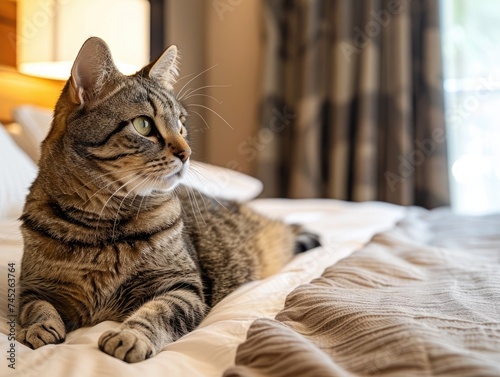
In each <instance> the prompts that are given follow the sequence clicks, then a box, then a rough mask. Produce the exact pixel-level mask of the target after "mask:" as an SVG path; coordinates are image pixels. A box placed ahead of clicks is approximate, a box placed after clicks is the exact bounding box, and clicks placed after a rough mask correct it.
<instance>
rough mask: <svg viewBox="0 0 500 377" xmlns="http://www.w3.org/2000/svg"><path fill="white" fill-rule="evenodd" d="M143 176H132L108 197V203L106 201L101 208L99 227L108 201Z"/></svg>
mask: <svg viewBox="0 0 500 377" xmlns="http://www.w3.org/2000/svg"><path fill="white" fill-rule="evenodd" d="M139 178H141V176H136V177H135V178H132V179H131V180H129V181H127V182H125V183H124V184H123V185H121V186H120V187H119V188H118V189H117V190H116V191H115V192H114V193H112V194H111V196H110V197H109V198H108V200H106V203H104V205H103V207H102V209H101V212H100V214H99V220H98V221H97V227H99V224H100V222H101V219H102V215H103V212H104V209H105V208H106V206H107V205H108V203H109V202H110V201H111V199H112V198H113V197H114V196H115V195H116V194H117V193H118V192H119V191H120V190H121V189H123V188H125V187H126V186H127V185H128V184H130V183H132V182H134V181H136V180H137V179H139Z"/></svg>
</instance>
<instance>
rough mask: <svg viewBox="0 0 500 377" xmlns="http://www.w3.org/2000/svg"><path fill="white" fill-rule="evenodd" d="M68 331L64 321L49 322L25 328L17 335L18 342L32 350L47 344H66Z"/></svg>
mask: <svg viewBox="0 0 500 377" xmlns="http://www.w3.org/2000/svg"><path fill="white" fill-rule="evenodd" d="M65 337H66V329H65V328H64V324H63V323H62V321H57V320H48V321H45V322H42V323H34V324H32V325H29V326H28V327H25V328H23V329H21V331H19V333H18V334H17V340H18V341H19V342H20V343H22V344H24V345H27V346H28V347H30V348H33V349H37V348H40V347H42V346H45V345H47V344H59V343H62V342H64V339H65Z"/></svg>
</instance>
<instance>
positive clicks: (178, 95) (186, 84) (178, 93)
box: [177, 63, 218, 101]
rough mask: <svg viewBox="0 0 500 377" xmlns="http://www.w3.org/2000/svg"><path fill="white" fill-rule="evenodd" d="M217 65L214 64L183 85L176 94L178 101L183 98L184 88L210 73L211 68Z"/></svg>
mask: <svg viewBox="0 0 500 377" xmlns="http://www.w3.org/2000/svg"><path fill="white" fill-rule="evenodd" d="M217 65H218V63H217V64H214V65H213V66H211V67H209V68H207V69H205V70H204V71H202V72H200V73H198V74H197V75H196V76H194V77H193V78H191V80H189V81H188V82H187V83H185V84H184V86H183V87H182V88H181V89H180V90H179V91H178V92H177V98H178V99H179V101H182V99H183V98H184V95H185V94H184V95H183V94H182V91H183V90H184V88H185V87H186V86H188V85H189V84H190V83H191V82H192V81H194V80H196V79H197V78H198V77H200V76H201V75H203V74H204V73H206V72H208V71H210V70H211V69H212V68H215V67H217Z"/></svg>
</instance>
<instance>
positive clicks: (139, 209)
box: [135, 177, 160, 219]
mask: <svg viewBox="0 0 500 377" xmlns="http://www.w3.org/2000/svg"><path fill="white" fill-rule="evenodd" d="M149 180H151V177H148V179H147V183H149ZM159 180H160V177H156V178H155V179H154V181H153V184H152V185H151V187H155V186H156V183H157V182H158V181H159ZM146 196H147V195H143V196H142V199H141V202H140V203H139V208H138V209H137V215H136V217H135V218H136V219H138V218H139V214H140V212H141V207H142V203H143V202H144V199H145V198H146Z"/></svg>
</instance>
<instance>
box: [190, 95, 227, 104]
mask: <svg viewBox="0 0 500 377" xmlns="http://www.w3.org/2000/svg"><path fill="white" fill-rule="evenodd" d="M192 97H207V98H211V99H213V100H214V101H215V102H217V103H218V104H219V105H222V103H223V102H222V101H220V100H218V99H217V98H215V97H214V96H210V95H208V94H204V93H195V94H190V95H188V96H187V97H185V99H190V98H192Z"/></svg>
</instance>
